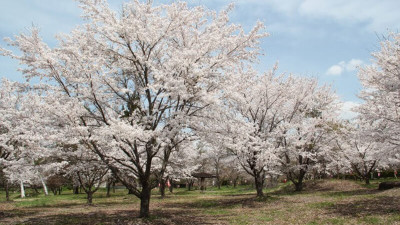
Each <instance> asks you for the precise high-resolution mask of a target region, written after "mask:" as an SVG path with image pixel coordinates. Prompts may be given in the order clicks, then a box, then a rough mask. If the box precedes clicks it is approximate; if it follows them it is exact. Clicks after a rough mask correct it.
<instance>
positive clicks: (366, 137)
mask: <svg viewBox="0 0 400 225" xmlns="http://www.w3.org/2000/svg"><path fill="white" fill-rule="evenodd" d="M373 128H374V126H373V124H370V123H369V122H367V121H360V120H358V121H355V122H354V123H353V124H348V125H347V127H345V128H344V129H342V130H343V132H342V134H341V135H340V137H339V139H338V141H337V146H338V147H339V148H340V150H341V151H342V153H343V161H345V162H347V163H348V164H349V165H350V166H349V167H350V168H351V170H352V171H353V172H354V173H355V174H356V176H357V177H359V178H361V179H362V180H364V181H365V183H366V184H369V183H370V182H369V181H370V178H371V174H372V173H373V172H374V171H375V170H376V169H385V168H387V167H388V163H389V161H388V159H389V157H390V154H387V153H388V152H387V151H385V147H386V145H385V143H384V141H383V139H382V141H380V142H379V141H377V139H375V138H374V137H372V136H370V131H371V129H373Z"/></svg>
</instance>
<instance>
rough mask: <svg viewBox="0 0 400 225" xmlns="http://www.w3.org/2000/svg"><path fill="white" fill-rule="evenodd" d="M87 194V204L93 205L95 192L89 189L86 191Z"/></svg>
mask: <svg viewBox="0 0 400 225" xmlns="http://www.w3.org/2000/svg"><path fill="white" fill-rule="evenodd" d="M86 194H87V204H88V205H91V204H92V203H93V192H92V191H88V192H86Z"/></svg>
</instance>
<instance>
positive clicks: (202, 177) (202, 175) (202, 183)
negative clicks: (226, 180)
mask: <svg viewBox="0 0 400 225" xmlns="http://www.w3.org/2000/svg"><path fill="white" fill-rule="evenodd" d="M192 176H193V177H196V178H200V190H202V191H204V190H205V189H206V186H205V180H206V178H215V177H216V176H215V175H213V174H211V173H205V172H200V173H192Z"/></svg>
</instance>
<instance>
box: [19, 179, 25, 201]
mask: <svg viewBox="0 0 400 225" xmlns="http://www.w3.org/2000/svg"><path fill="white" fill-rule="evenodd" d="M20 185H21V198H25V188H24V182H22V180H21V182H20Z"/></svg>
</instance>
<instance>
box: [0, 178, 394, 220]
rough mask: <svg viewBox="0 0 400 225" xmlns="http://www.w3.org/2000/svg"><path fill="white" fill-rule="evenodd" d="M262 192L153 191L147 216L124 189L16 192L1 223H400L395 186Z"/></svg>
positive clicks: (0, 208)
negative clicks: (90, 200)
mask: <svg viewBox="0 0 400 225" xmlns="http://www.w3.org/2000/svg"><path fill="white" fill-rule="evenodd" d="M266 192H267V193H266V195H267V196H266V197H265V198H261V199H260V198H256V197H255V193H254V191H253V190H252V189H250V188H249V187H238V188H237V189H233V188H223V189H222V190H215V189H212V190H207V191H205V192H204V193H201V192H199V191H190V192H189V191H183V190H179V191H178V190H177V191H176V192H175V193H174V194H169V195H167V196H166V198H164V199H160V198H159V197H158V196H157V195H156V194H154V195H153V198H152V202H151V217H150V218H149V219H139V218H137V216H138V215H139V211H138V208H139V201H138V200H137V199H136V198H135V197H133V196H128V195H126V193H124V192H123V193H122V192H117V193H115V194H114V196H112V197H110V198H106V197H105V196H104V195H103V194H104V193H98V195H97V198H95V199H94V204H95V205H94V206H87V205H85V199H84V197H85V196H84V195H83V194H82V195H79V196H76V195H72V194H69V193H65V194H64V195H61V196H48V197H45V196H38V197H28V198H25V199H19V198H16V199H14V201H13V202H9V203H6V202H4V201H2V202H0V224H190V225H196V224H400V189H391V190H387V191H378V190H376V188H374V187H369V188H367V187H365V186H363V185H360V184H359V183H355V182H353V181H342V180H339V181H338V180H329V181H318V182H316V183H313V182H309V183H308V184H307V185H306V187H305V190H304V191H303V192H301V193H296V192H293V191H292V190H291V187H290V186H288V185H286V186H283V187H281V188H279V189H271V190H267V191H266ZM155 193H156V192H155Z"/></svg>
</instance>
